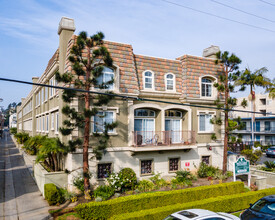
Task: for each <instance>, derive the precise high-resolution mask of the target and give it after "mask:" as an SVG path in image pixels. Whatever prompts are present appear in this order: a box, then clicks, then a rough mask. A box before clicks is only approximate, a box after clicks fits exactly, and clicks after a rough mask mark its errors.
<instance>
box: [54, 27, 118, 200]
mask: <svg viewBox="0 0 275 220" xmlns="http://www.w3.org/2000/svg"><path fill="white" fill-rule="evenodd" d="M103 38H104V35H103V33H102V32H98V33H97V34H95V35H93V36H91V37H88V36H87V33H86V32H81V33H80V34H79V36H78V37H77V40H76V42H75V44H74V45H73V47H72V49H71V53H70V57H69V61H70V63H71V65H72V72H66V73H64V74H62V75H61V74H59V73H57V74H56V79H57V81H59V82H62V83H64V86H68V87H72V88H76V89H83V90H86V91H87V92H84V93H80V92H76V91H75V90H64V92H63V94H62V98H63V101H64V102H65V103H67V105H66V106H65V107H64V108H63V109H62V113H63V114H64V115H65V116H66V117H67V119H65V120H64V121H63V127H62V128H60V132H61V133H62V135H64V136H67V135H72V132H73V131H74V130H75V129H78V130H79V134H80V136H79V137H74V139H73V140H70V141H68V143H67V145H68V147H69V148H71V149H75V148H76V147H82V149H83V179H84V190H85V195H86V198H87V199H88V198H89V192H90V184H89V178H90V172H89V163H88V162H89V152H88V150H89V147H91V148H92V150H93V156H94V157H95V158H96V159H101V157H102V152H103V151H104V149H106V147H107V144H108V139H109V136H108V130H109V129H113V128H114V127H115V126H116V124H115V123H110V124H103V125H98V126H99V127H101V128H102V130H101V131H100V132H96V133H91V131H90V127H91V119H92V117H93V116H97V117H104V114H103V115H102V114H101V115H100V116H98V114H97V113H98V108H99V107H100V106H106V105H107V104H108V103H109V102H110V100H111V99H112V96H109V95H104V94H101V95H96V94H91V93H89V91H90V90H92V89H95V88H96V89H100V90H103V91H105V94H106V93H111V92H110V91H108V88H109V86H110V85H111V84H113V83H114V80H113V79H110V80H109V81H104V80H102V79H103V74H104V69H105V68H112V65H113V60H112V58H111V56H110V53H109V52H108V50H107V48H106V47H104V45H103ZM74 100H77V101H78V109H75V108H73V107H71V106H70V105H69V104H70V103H71V102H72V101H74ZM82 103H83V104H82ZM80 106H84V107H83V108H82V109H81V107H80ZM81 134H83V137H81ZM91 136H92V137H94V138H96V139H97V141H96V144H95V145H94V146H91V145H90V137H91Z"/></svg>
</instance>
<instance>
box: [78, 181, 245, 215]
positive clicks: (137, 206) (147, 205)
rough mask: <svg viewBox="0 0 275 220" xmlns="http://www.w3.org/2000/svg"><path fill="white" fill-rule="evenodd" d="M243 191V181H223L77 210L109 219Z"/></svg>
mask: <svg viewBox="0 0 275 220" xmlns="http://www.w3.org/2000/svg"><path fill="white" fill-rule="evenodd" d="M140 182H141V181H140ZM149 182H150V181H149ZM242 192H244V184H243V183H242V182H232V183H223V184H217V185H211V186H200V187H196V188H187V189H181V190H173V191H162V192H151V193H142V194H138V195H132V196H124V197H119V198H116V199H112V200H108V201H103V202H101V203H97V202H90V203H86V204H80V205H78V206H76V208H75V211H76V212H77V213H78V214H79V215H80V216H81V218H82V219H108V218H110V217H112V216H113V215H118V214H122V213H129V212H135V211H140V210H144V209H152V208H157V207H161V206H170V205H174V204H177V203H180V204H184V203H187V202H193V201H197V200H202V199H207V198H210V197H217V196H224V195H231V194H235V193H242ZM170 213H172V212H170ZM137 219H138V218H137ZM149 219H150V218H149ZM158 219H161V218H158Z"/></svg>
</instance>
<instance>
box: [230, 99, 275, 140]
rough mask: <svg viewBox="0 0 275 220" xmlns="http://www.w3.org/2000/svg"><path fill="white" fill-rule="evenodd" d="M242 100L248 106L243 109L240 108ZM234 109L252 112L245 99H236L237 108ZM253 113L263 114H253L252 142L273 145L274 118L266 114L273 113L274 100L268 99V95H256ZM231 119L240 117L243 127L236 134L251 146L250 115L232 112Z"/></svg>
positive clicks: (274, 134)
mask: <svg viewBox="0 0 275 220" xmlns="http://www.w3.org/2000/svg"><path fill="white" fill-rule="evenodd" d="M243 99H246V100H247V104H248V106H247V107H246V108H245V109H244V108H243V107H242V106H241V104H240V103H241V102H242V100H243ZM235 109H240V110H249V111H250V110H252V108H251V102H250V101H249V100H248V98H247V97H241V98H237V107H235ZM254 109H255V111H256V112H262V113H263V114H255V120H254V123H253V136H254V138H253V140H254V141H257V142H260V143H261V144H262V145H275V117H274V116H273V115H269V114H268V113H273V114H274V113H275V100H272V99H271V98H269V95H268V94H256V95H255V108H254ZM231 116H232V117H233V118H237V117H241V119H242V122H243V123H244V124H245V127H244V128H243V129H242V130H239V131H238V133H240V134H242V139H243V142H244V143H246V144H248V145H251V144H252V120H251V117H253V116H252V114H251V113H246V112H233V114H231Z"/></svg>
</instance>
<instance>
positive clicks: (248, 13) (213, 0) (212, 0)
mask: <svg viewBox="0 0 275 220" xmlns="http://www.w3.org/2000/svg"><path fill="white" fill-rule="evenodd" d="M210 1H211V2H214V3H216V4H219V5H222V6H225V7H227V8H231V9H233V10H236V11H239V12H242V13H244V14H247V15H251V16H254V17H256V18H260V19H263V20H266V21H270V22H272V23H275V21H273V20H270V19H268V18H264V17H261V16H258V15H255V14H253V13H250V12H246V11H243V10H241V9H238V8H235V7H232V6H230V5H227V4H224V3H221V2H218V1H216V0H210Z"/></svg>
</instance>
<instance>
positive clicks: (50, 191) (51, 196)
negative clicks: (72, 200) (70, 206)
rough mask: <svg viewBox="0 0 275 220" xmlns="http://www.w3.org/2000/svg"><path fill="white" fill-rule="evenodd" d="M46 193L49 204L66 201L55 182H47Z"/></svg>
mask: <svg viewBox="0 0 275 220" xmlns="http://www.w3.org/2000/svg"><path fill="white" fill-rule="evenodd" d="M44 195H45V199H46V200H47V201H48V203H49V205H56V204H61V203H63V202H64V198H63V196H62V193H61V192H60V190H59V189H58V188H57V187H56V185H54V184H53V183H47V184H45V185H44Z"/></svg>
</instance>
